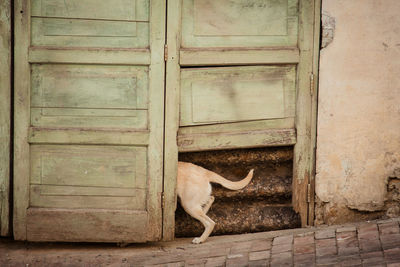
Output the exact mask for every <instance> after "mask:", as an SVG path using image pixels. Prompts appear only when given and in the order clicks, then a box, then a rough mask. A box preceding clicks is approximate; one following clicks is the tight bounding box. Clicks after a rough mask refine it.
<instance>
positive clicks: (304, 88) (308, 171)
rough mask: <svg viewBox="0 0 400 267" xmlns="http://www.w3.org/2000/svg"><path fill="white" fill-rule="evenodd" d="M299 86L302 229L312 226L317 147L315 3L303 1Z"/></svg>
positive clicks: (297, 194)
mask: <svg viewBox="0 0 400 267" xmlns="http://www.w3.org/2000/svg"><path fill="white" fill-rule="evenodd" d="M299 18H300V27H299V49H300V63H299V65H298V68H297V69H298V77H299V78H298V85H297V102H296V130H297V143H296V145H295V148H294V161H293V163H294V167H293V207H294V209H295V210H296V211H297V212H299V213H300V216H301V225H302V226H303V227H304V226H306V225H308V205H309V204H308V202H307V190H308V184H309V182H310V181H311V178H310V177H311V175H312V166H313V163H312V154H313V153H314V151H313V146H314V145H313V144H312V140H311V138H312V137H311V129H312V127H313V126H312V101H311V99H312V96H311V90H310V81H311V79H310V76H311V74H312V71H313V53H314V51H313V43H314V39H313V37H314V31H313V30H314V28H313V23H314V0H306V1H300V17H299Z"/></svg>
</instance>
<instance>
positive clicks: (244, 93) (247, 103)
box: [180, 66, 296, 126]
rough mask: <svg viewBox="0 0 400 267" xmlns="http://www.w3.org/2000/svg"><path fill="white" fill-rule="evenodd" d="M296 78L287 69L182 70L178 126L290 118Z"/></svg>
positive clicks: (274, 67)
mask: <svg viewBox="0 0 400 267" xmlns="http://www.w3.org/2000/svg"><path fill="white" fill-rule="evenodd" d="M295 79H296V72H295V67H289V66H279V67H278V66H273V67H271V66H253V67H249V66H246V67H224V68H201V69H194V68H193V69H192V68H191V69H185V70H182V71H181V103H180V126H188V125H199V124H210V123H224V122H232V121H235V122H237V121H249V120H267V119H277V118H286V117H293V116H294V115H295Z"/></svg>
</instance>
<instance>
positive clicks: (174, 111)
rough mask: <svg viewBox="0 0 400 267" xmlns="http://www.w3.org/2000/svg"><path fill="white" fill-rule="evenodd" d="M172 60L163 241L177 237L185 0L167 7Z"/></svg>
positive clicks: (168, 85)
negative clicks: (180, 100) (181, 29)
mask: <svg viewBox="0 0 400 267" xmlns="http://www.w3.org/2000/svg"><path fill="white" fill-rule="evenodd" d="M167 12H168V14H167V17H168V20H167V28H168V31H167V45H168V58H167V68H166V85H165V143H164V209H163V240H165V241H168V240H173V239H174V238H175V209H176V201H177V196H176V191H175V187H176V175H177V168H178V146H177V143H176V140H177V133H178V127H179V91H180V66H179V49H180V27H181V18H180V14H181V1H168V7H167Z"/></svg>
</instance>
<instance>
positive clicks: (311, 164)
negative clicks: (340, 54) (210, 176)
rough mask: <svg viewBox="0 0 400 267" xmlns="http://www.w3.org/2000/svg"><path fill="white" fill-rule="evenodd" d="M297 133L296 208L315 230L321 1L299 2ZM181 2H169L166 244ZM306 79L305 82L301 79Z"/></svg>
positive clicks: (172, 203)
mask: <svg viewBox="0 0 400 267" xmlns="http://www.w3.org/2000/svg"><path fill="white" fill-rule="evenodd" d="M299 7H300V8H299V35H298V48H299V50H300V62H299V64H298V65H297V69H298V73H297V95H296V123H295V125H296V133H297V142H296V144H295V146H294V158H293V183H292V188H293V195H292V204H293V208H294V210H295V211H296V212H298V213H299V214H300V217H301V225H302V227H306V226H310V225H313V224H314V205H315V200H314V198H315V197H314V192H315V189H314V188H315V150H316V136H317V135H316V129H317V95H318V93H317V85H318V78H317V77H318V62H319V38H320V16H321V15H320V14H321V0H299ZM181 10H182V0H177V1H168V2H167V33H166V34H167V38H166V40H167V44H166V53H165V60H166V89H165V145H164V195H163V201H164V208H163V240H173V239H174V236H175V209H176V203H177V195H176V189H175V188H176V175H177V161H178V145H177V134H178V129H179V101H180V96H179V89H180V79H179V78H180V75H179V74H180V58H179V56H180V53H179V51H180V44H181V34H180V33H181ZM299 77H302V79H299Z"/></svg>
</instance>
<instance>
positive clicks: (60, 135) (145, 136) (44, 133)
mask: <svg viewBox="0 0 400 267" xmlns="http://www.w3.org/2000/svg"><path fill="white" fill-rule="evenodd" d="M29 143H38V144H40V143H43V144H92V145H95V144H98V145H100V144H105V145H147V144H148V143H149V132H148V131H147V130H146V131H116V130H115V131H110V130H104V129H100V130H94V129H89V128H86V129H85V128H83V129H82V128H76V129H63V128H36V127H31V128H29Z"/></svg>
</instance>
